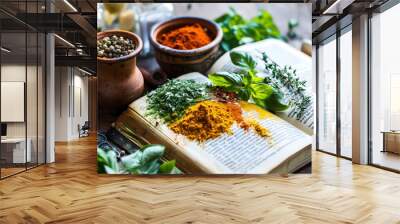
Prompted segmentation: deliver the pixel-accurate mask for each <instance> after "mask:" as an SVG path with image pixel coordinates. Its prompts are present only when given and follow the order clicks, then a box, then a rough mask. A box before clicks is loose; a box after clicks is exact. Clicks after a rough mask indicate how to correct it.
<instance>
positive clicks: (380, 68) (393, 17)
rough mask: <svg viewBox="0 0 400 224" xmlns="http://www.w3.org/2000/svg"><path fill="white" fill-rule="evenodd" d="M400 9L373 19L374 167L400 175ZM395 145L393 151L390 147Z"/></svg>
mask: <svg viewBox="0 0 400 224" xmlns="http://www.w3.org/2000/svg"><path fill="white" fill-rule="evenodd" d="M398 21H400V5H396V6H394V7H392V8H390V9H388V10H386V11H384V12H382V13H380V14H376V15H373V17H372V18H371V41H372V42H371V53H372V54H371V99H370V104H371V111H370V121H371V125H370V127H371V130H370V133H371V141H372V148H371V152H370V160H371V162H372V164H374V165H378V166H382V167H386V168H389V169H394V170H399V171H400V133H399V134H396V133H391V131H395V130H400V100H399V96H400V61H399V56H398V54H399V52H400V44H399V42H398V36H399V35H398V30H397V29H394V27H397V26H398ZM392 143H394V145H393V147H390V148H389V147H388V146H389V144H392Z"/></svg>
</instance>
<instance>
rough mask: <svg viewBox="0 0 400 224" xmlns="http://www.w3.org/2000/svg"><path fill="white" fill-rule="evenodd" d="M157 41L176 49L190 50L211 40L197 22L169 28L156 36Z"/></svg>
mask: <svg viewBox="0 0 400 224" xmlns="http://www.w3.org/2000/svg"><path fill="white" fill-rule="evenodd" d="M157 41H158V42H159V43H160V44H162V45H164V46H167V47H170V48H174V49H178V50H191V49H196V48H200V47H202V46H204V45H207V44H208V43H210V42H211V41H212V40H211V38H210V36H209V35H208V34H207V32H206V30H205V29H204V28H203V27H202V26H201V25H200V24H198V23H195V24H193V25H187V26H184V27H180V28H177V29H175V30H171V31H169V32H166V33H164V34H161V35H160V36H159V37H157Z"/></svg>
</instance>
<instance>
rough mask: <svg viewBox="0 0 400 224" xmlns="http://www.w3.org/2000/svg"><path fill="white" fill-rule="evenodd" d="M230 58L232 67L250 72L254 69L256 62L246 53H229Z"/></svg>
mask: <svg viewBox="0 0 400 224" xmlns="http://www.w3.org/2000/svg"><path fill="white" fill-rule="evenodd" d="M229 56H230V57H231V61H232V63H233V64H234V65H236V66H239V67H242V68H247V69H250V70H254V69H255V68H256V65H257V62H256V61H255V60H254V59H253V57H252V56H251V55H250V54H249V53H246V52H240V51H231V53H230V54H229Z"/></svg>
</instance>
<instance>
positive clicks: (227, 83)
mask: <svg viewBox="0 0 400 224" xmlns="http://www.w3.org/2000/svg"><path fill="white" fill-rule="evenodd" d="M229 55H230V58H231V61H232V63H233V64H234V65H236V66H238V67H240V68H241V72H240V73H233V72H217V73H213V74H209V75H208V78H209V79H210V81H211V82H212V85H213V86H214V87H220V88H223V89H224V90H225V91H228V92H234V93H236V94H237V95H238V96H239V98H240V99H241V100H245V101H248V100H252V101H254V103H256V104H257V105H258V106H261V107H263V108H266V109H268V110H270V111H273V112H278V111H283V110H286V109H287V108H288V105H287V104H285V103H284V102H283V98H284V97H283V94H282V93H281V92H280V91H279V89H276V88H273V87H272V86H271V85H269V84H267V83H265V82H264V78H261V77H259V76H257V73H258V71H257V69H256V66H257V62H256V60H254V58H253V57H252V56H251V55H250V54H248V53H246V52H239V51H232V52H230V54H229Z"/></svg>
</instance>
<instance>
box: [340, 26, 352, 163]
mask: <svg viewBox="0 0 400 224" xmlns="http://www.w3.org/2000/svg"><path fill="white" fill-rule="evenodd" d="M346 31H347V30H345V31H343V32H344V33H343V34H342V35H341V36H340V155H341V156H344V157H348V158H351V157H352V148H351V142H352V96H353V94H352V66H351V65H352V49H351V48H352V33H351V26H350V27H348V31H347V32H346Z"/></svg>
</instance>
